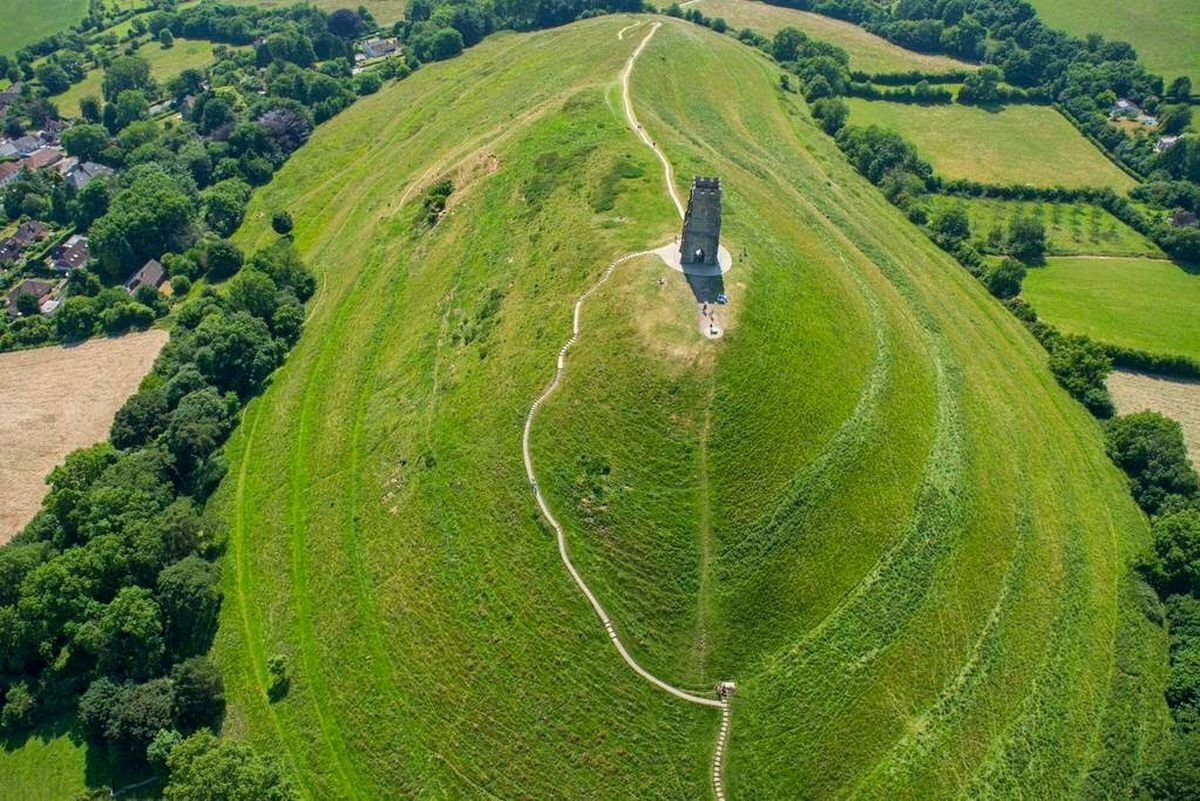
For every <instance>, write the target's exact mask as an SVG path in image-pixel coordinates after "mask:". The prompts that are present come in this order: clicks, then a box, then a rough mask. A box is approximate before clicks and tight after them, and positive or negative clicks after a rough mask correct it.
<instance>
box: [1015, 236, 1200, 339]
mask: <svg viewBox="0 0 1200 801" xmlns="http://www.w3.org/2000/svg"><path fill="white" fill-rule="evenodd" d="M1023 292H1024V294H1025V296H1026V297H1028V298H1029V301H1030V302H1031V303H1032V304H1033V306H1034V308H1035V309H1037V311H1038V314H1039V315H1040V316H1042V317H1044V318H1045V319H1046V320H1047V321H1049V322H1051V323H1053V324H1054V325H1056V326H1059V327H1061V328H1062V329H1063V330H1064V331H1071V332H1073V333H1080V334H1087V335H1088V336H1090V337H1093V338H1095V339H1098V340H1100V341H1102V342H1111V343H1113V344H1115V345H1124V346H1126V347H1130V348H1138V349H1140V350H1148V351H1151V352H1153V353H1174V354H1178V355H1181V356H1191V357H1192V358H1193V359H1200V317H1198V316H1197V315H1196V309H1197V308H1200V276H1197V275H1194V274H1192V273H1189V272H1187V271H1185V270H1184V269H1183V268H1182V267H1180V266H1179V265H1177V264H1173V263H1171V262H1169V261H1166V260H1165V259H1139V258H1112V259H1097V258H1087V257H1079V258H1065V257H1063V258H1059V257H1054V258H1050V259H1047V263H1046V266H1045V267H1038V268H1036V269H1032V270H1030V271H1029V274H1028V276H1026V281H1025V283H1024V285H1023Z"/></svg>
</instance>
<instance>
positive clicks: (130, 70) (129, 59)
mask: <svg viewBox="0 0 1200 801" xmlns="http://www.w3.org/2000/svg"><path fill="white" fill-rule="evenodd" d="M153 85H154V82H153V81H152V80H151V78H150V62H148V61H146V59H144V58H142V57H141V56H117V57H116V58H114V59H113V60H112V63H110V64H109V65H108V68H107V69H106V70H105V71H104V82H103V84H102V88H103V92H104V99H105V100H107V101H109V102H110V103H111V102H113V101H114V100H116V99H117V96H118V95H119V94H121V92H124V91H127V90H142V89H149V88H152V87H153Z"/></svg>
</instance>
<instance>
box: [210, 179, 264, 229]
mask: <svg viewBox="0 0 1200 801" xmlns="http://www.w3.org/2000/svg"><path fill="white" fill-rule="evenodd" d="M252 191H253V190H252V189H251V188H250V185H249V184H247V183H246V182H245V181H243V180H241V179H240V178H229V179H226V180H224V181H219V182H217V183H215V184H213V185H212V186H210V187H209V188H208V189H205V190H204V191H203V192H202V193H201V195H200V197H201V200H202V201H203V203H204V219H205V221H206V222H207V223H208V224H209V226H210V227H211V228H212V229H213V230H214V231H216V232H217V233H218V234H220V235H221V236H229V235H230V234H232V233H233V232H234V231H236V230H237V227H238V226H239V225H241V224H242V217H243V216H245V214H246V204H247V203H249V202H250V194H251V192H252Z"/></svg>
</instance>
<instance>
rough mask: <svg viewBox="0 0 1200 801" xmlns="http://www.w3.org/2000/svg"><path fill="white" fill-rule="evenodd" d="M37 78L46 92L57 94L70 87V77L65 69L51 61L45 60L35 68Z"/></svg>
mask: <svg viewBox="0 0 1200 801" xmlns="http://www.w3.org/2000/svg"><path fill="white" fill-rule="evenodd" d="M37 79H38V81H39V82H40V83H41V84H42V87H43V88H44V89H45V90H46V94H50V95H57V94H60V93H62V92H65V91H67V90H68V89H70V88H71V79H70V78H69V77H68V76H67V73H66V70H64V69H63V68H62V67H60V66H59V65H58V64H55V63H54V62H53V61H47V62H46V63H44V64H42V65H41V66H39V67H38V68H37Z"/></svg>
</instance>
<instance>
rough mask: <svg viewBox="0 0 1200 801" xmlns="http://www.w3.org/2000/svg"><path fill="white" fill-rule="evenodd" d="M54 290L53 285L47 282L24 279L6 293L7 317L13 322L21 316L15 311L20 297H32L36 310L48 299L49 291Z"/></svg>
mask: <svg viewBox="0 0 1200 801" xmlns="http://www.w3.org/2000/svg"><path fill="white" fill-rule="evenodd" d="M52 289H54V285H53V284H51V283H49V282H48V281H39V280H38V279H36V278H26V279H25V280H24V281H22V282H21V283H19V284H17V285H16V286H15V287H13V288H12V291H11V292H9V293H8V299H7V300H8V317H9V319H10V320H15V319H16V318H18V317H20V316H21V312H20V311H18V310H17V298H19V297H21V295H33V296H34V298H36V299H37V302H38V308H39V310H40V308H41V306H42V305H43V304H44V303H45V302H46V301H47V300H49V299H50V290H52Z"/></svg>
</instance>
